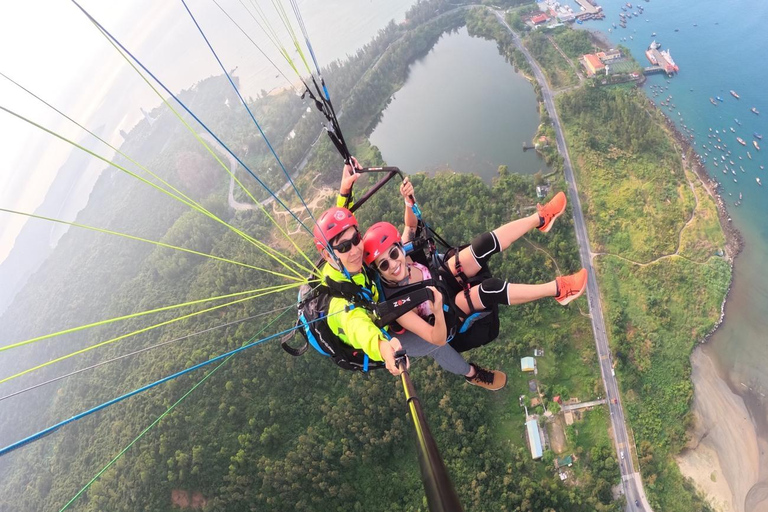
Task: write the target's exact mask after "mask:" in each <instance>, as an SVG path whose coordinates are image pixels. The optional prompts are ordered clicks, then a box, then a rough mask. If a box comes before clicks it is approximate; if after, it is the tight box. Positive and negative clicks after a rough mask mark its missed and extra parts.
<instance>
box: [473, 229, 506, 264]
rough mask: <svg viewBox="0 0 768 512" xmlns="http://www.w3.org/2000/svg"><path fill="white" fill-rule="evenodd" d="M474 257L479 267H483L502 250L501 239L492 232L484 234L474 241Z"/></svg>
mask: <svg viewBox="0 0 768 512" xmlns="http://www.w3.org/2000/svg"><path fill="white" fill-rule="evenodd" d="M471 248H472V256H474V257H475V261H477V263H478V264H479V265H483V264H484V263H485V262H486V261H487V260H488V258H490V257H491V256H493V255H494V254H496V253H497V252H499V251H500V250H501V244H499V239H498V238H496V235H494V234H493V233H491V232H487V233H483V234H482V235H480V236H478V237H475V239H474V240H472V245H471Z"/></svg>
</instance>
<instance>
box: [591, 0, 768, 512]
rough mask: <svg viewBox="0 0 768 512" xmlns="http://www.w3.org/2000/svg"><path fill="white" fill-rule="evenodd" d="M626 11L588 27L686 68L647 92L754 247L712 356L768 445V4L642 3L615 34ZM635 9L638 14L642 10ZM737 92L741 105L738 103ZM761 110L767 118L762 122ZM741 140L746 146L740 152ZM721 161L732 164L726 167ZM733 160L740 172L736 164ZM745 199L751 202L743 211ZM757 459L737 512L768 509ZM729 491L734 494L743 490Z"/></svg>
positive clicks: (764, 468) (740, 263)
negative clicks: (686, 138)
mask: <svg viewBox="0 0 768 512" xmlns="http://www.w3.org/2000/svg"><path fill="white" fill-rule="evenodd" d="M621 5H623V3H617V2H610V3H609V2H605V4H604V5H603V7H604V10H605V13H606V19H605V20H603V21H599V22H589V23H585V24H584V25H583V27H584V28H588V29H598V30H600V31H602V32H604V33H605V34H607V35H608V36H609V38H610V39H611V40H612V41H613V43H614V44H621V45H624V46H626V47H628V48H629V49H630V50H631V52H632V54H633V55H634V56H635V58H636V59H637V60H638V61H640V62H641V64H642V65H644V66H645V65H649V64H648V61H647V60H646V58H645V50H646V48H647V47H648V45H649V44H650V42H651V41H653V40H656V41H657V42H660V43H661V44H662V48H664V49H669V50H670V51H671V54H672V57H673V58H674V59H675V62H676V63H677V65H678V66H679V67H680V72H679V74H678V75H676V76H675V77H673V78H672V79H669V80H668V79H667V78H666V77H665V76H663V75H661V76H659V75H657V76H653V77H649V80H648V82H647V83H646V85H645V91H646V92H647V93H648V94H649V97H650V98H651V99H653V100H654V101H655V102H656V104H657V105H659V103H660V102H661V101H665V100H667V98H668V96H670V95H671V96H672V98H671V103H674V105H675V106H674V107H673V108H671V109H670V108H666V109H665V108H664V106H661V105H659V106H660V108H662V109H663V110H662V111H663V112H664V113H665V114H666V115H667V116H669V118H671V119H672V120H673V121H674V122H675V124H676V125H677V126H678V128H680V129H681V130H682V131H683V132H684V133H685V132H686V131H687V132H689V133H691V134H692V135H693V139H692V140H693V142H694V143H695V145H696V149H697V151H698V152H699V154H700V155H701V156H702V157H703V158H705V159H706V160H707V163H706V166H707V168H708V171H709V173H710V175H711V176H712V177H713V178H714V179H716V180H719V181H720V182H721V183H722V190H721V195H722V197H723V199H724V200H725V202H726V203H727V205H728V208H729V212H730V214H731V217H732V219H733V220H732V222H733V224H734V225H735V227H736V228H738V229H739V230H740V232H741V233H742V236H743V239H744V242H745V247H744V251H743V252H742V254H741V255H740V256H739V257H738V259H737V261H736V265H735V269H734V281H733V287H732V289H731V292H730V295H729V298H728V301H727V304H726V308H725V315H726V317H725V318H726V320H725V323H724V325H723V326H722V327H721V328H720V329H719V330H718V331H717V332H716V333H715V335H714V336H713V337H712V339H711V340H710V342H709V343H708V344H707V345H706V346H705V347H703V350H704V352H705V353H706V355H707V356H709V357H711V358H712V359H713V361H714V362H715V366H716V367H717V368H718V369H719V374H720V376H721V377H722V378H723V379H724V380H725V382H726V383H727V384H728V386H729V387H730V390H731V391H732V392H733V393H734V394H736V395H739V396H740V398H741V399H743V400H744V403H745V404H746V406H747V410H748V411H749V415H750V418H751V420H752V421H753V422H754V424H755V427H756V432H757V435H758V438H759V439H758V441H759V444H760V445H763V446H765V444H766V442H768V402H767V401H766V395H768V371H767V369H768V343H766V341H768V340H767V339H766V332H768V273H766V272H765V268H764V261H765V259H766V255H768V227H766V219H767V218H768V183H766V182H768V173H766V171H765V170H764V169H761V166H763V167H765V166H768V158H767V157H766V151H768V148H762V149H761V150H760V151H758V150H757V149H756V148H755V147H754V146H753V145H752V140H753V139H754V137H753V133H754V132H757V133H760V134H767V133H768V119H766V116H767V115H768V97H767V96H766V94H765V84H766V83H768V68H767V67H766V66H765V65H764V57H762V55H761V52H762V50H763V49H764V48H766V46H767V44H768V33H766V31H765V29H764V27H765V23H766V22H767V21H768V5H766V4H765V3H763V2H746V1H742V0H737V1H733V2H719V1H716V0H702V1H700V2H696V3H690V2H685V1H684V0H666V1H664V2H659V1H650V2H639V5H641V6H642V7H643V8H644V13H642V14H640V15H639V16H636V17H634V16H633V17H632V18H631V19H630V20H629V22H628V23H627V28H626V29H622V28H620V27H619V28H617V29H613V28H612V23H616V24H617V25H618V21H619V12H621V11H620V6H621ZM636 7H637V5H636V6H635V8H634V9H629V10H630V11H636V10H637V9H636ZM646 20H647V21H646ZM609 28H611V29H612V33H610V34H608V29H609ZM654 33H655V34H656V35H655V36H654V35H653V34H654ZM651 85H654V86H656V89H658V88H659V87H661V88H662V89H663V91H662V93H661V94H658V95H657V96H654V95H653V90H652V89H651V87H650V86H651ZM730 90H734V91H735V92H736V93H737V94H738V95H739V96H740V99H736V98H735V97H733V96H732V95H731V94H730V93H729V91H730ZM717 96H720V97H721V98H722V100H723V101H718V100H715V101H716V103H717V106H715V105H712V104H711V103H710V101H709V98H710V97H712V98H715V97H717ZM752 107H755V108H756V109H757V110H758V111H759V112H761V114H760V115H755V114H753V113H752V112H751V111H750V109H751V108H752ZM736 120H738V122H737V121H736ZM731 128H733V129H734V130H735V133H734V132H732V131H731ZM710 129H711V131H710ZM715 131H717V132H719V133H717V134H715V137H719V138H720V139H721V142H719V143H717V144H718V145H720V146H721V147H722V145H723V144H725V145H726V146H727V147H726V148H725V149H724V151H723V152H720V151H718V150H714V151H713V150H712V149H711V148H712V145H713V143H715V142H713V141H714V140H716V138H713V137H708V135H710V134H714V132H715ZM737 136H738V137H741V138H742V139H743V140H744V141H745V142H746V144H747V146H742V145H740V144H739V143H738V141H737V140H736V137H737ZM766 140H768V139H766ZM758 142H759V143H760V141H758ZM766 144H767V145H768V142H766ZM702 145H704V146H702ZM728 151H730V154H728ZM747 151H749V153H750V156H751V157H752V158H751V159H750V158H749V156H748V155H747ZM705 152H706V153H709V155H706V154H705ZM722 156H725V157H726V159H725V161H724V160H722V158H721V157H722ZM715 158H717V159H718V160H719V162H720V163H719V165H718V166H715V165H714V164H713V161H714V160H715ZM731 160H732V161H733V162H734V164H733V165H731V164H730V163H729V162H730V161H731ZM724 163H727V164H728V166H729V168H735V172H736V175H733V174H732V173H730V172H729V171H726V173H723V169H724ZM742 168H743V171H742ZM757 178H759V179H760V180H761V181H762V182H763V186H762V187H761V186H760V185H758V184H757V181H756V179H757ZM739 194H741V195H742V197H743V199H742V201H741V205H740V206H738V207H737V206H735V202H736V201H737V200H738V197H739ZM716 373H717V372H716ZM708 378H712V379H716V378H718V375H717V374H711V375H709V377H708ZM694 386H695V388H696V392H697V401H698V400H704V401H706V400H707V397H706V396H701V395H700V394H699V389H698V387H697V386H696V381H695V380H694ZM697 412H700V411H697ZM704 418H705V419H706V416H704ZM709 421H713V418H709ZM717 421H726V422H727V421H728V418H727V417H723V418H717ZM710 426H711V425H706V424H705V425H702V428H703V429H705V430H706V429H708V428H709V427H710ZM752 455H753V454H748V456H752ZM754 456H755V457H758V458H759V470H758V474H757V475H754V476H753V479H754V480H753V482H751V483H752V487H751V490H747V492H746V493H739V495H735V496H734V500H733V507H734V509H735V510H746V511H758V510H768V508H766V507H767V506H768V501H766V499H765V494H766V493H765V492H764V491H765V487H766V483H767V482H768V453H766V452H765V451H764V450H762V451H760V452H759V453H756V454H754ZM719 457H720V460H721V462H722V461H724V460H727V459H729V458H730V459H732V458H733V456H732V454H728V453H725V452H723V453H720V454H719ZM729 483H730V484H731V487H732V489H733V487H734V482H729ZM747 488H748V489H750V488H749V487H747Z"/></svg>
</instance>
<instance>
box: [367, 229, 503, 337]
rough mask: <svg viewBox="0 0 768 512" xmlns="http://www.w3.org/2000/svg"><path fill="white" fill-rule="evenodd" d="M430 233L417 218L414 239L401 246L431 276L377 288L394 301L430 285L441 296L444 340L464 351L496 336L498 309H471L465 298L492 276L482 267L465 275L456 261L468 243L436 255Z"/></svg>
mask: <svg viewBox="0 0 768 512" xmlns="http://www.w3.org/2000/svg"><path fill="white" fill-rule="evenodd" d="M434 236H435V235H434V233H432V232H431V230H430V228H429V227H428V226H426V225H425V224H423V222H421V221H420V222H419V227H418V229H417V232H416V236H415V238H414V240H413V241H411V242H410V243H408V244H405V246H404V247H403V248H404V250H405V253H406V254H407V255H408V256H410V257H411V259H412V260H414V261H416V262H418V263H421V264H422V265H424V266H426V267H428V268H429V271H430V274H431V275H432V277H431V278H430V279H425V280H423V281H420V282H418V283H414V284H412V285H406V286H398V287H391V286H388V285H387V284H386V283H384V282H382V283H381V286H380V289H382V290H383V291H384V296H385V297H386V298H387V299H388V300H394V299H397V298H399V297H402V296H403V295H406V294H409V293H412V292H413V291H414V290H417V289H420V288H424V287H427V286H434V287H435V288H437V290H439V291H440V293H441V294H442V295H443V315H444V316H445V325H446V326H447V327H448V332H447V342H448V343H450V344H451V346H452V347H453V348H454V349H455V350H456V351H457V352H465V351H467V350H470V349H473V348H477V347H481V346H483V345H486V344H488V343H490V342H491V341H493V340H495V339H496V337H497V336H498V335H499V308H498V306H497V305H493V306H492V307H490V308H486V309H482V310H477V309H475V308H474V307H473V305H472V301H471V300H469V290H470V289H471V288H472V287H473V286H475V285H476V284H479V283H481V282H482V281H483V280H485V279H487V278H489V277H492V275H491V272H490V270H488V268H487V267H485V266H483V267H482V269H481V270H480V272H478V274H477V275H475V276H473V277H471V278H470V277H467V276H466V274H465V273H464V272H463V269H462V266H461V262H460V261H459V252H460V251H461V250H462V249H464V248H465V247H468V246H467V245H463V246H460V247H453V248H449V249H448V250H447V252H446V253H445V254H440V253H439V252H438V251H437V247H436V245H435V242H434V238H433V237H434ZM441 243H442V242H441ZM451 259H453V260H454V265H455V268H456V271H457V277H454V275H453V274H452V272H451V270H450V268H449V266H448V262H449V261H450V260H451ZM458 293H463V294H464V296H465V297H466V299H467V304H469V307H470V314H469V315H467V316H466V317H464V315H463V313H462V312H461V310H460V309H459V307H458V306H456V303H455V301H454V297H456V296H457V294H458ZM426 320H427V321H428V322H429V323H433V322H434V319H433V318H432V317H430V318H429V319H426ZM392 329H393V330H394V331H395V332H397V331H398V330H400V329H401V328H400V326H399V325H398V324H397V323H395V324H393V325H392Z"/></svg>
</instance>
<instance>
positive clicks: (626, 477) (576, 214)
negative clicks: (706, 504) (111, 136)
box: [494, 11, 651, 512]
mask: <svg viewBox="0 0 768 512" xmlns="http://www.w3.org/2000/svg"><path fill="white" fill-rule="evenodd" d="M494 12H495V14H496V17H497V18H498V19H499V21H500V22H501V23H502V24H503V25H504V26H505V27H506V28H507V30H509V32H510V33H511V34H512V39H513V41H514V43H515V46H517V48H518V49H519V50H520V51H521V52H522V53H523V55H525V58H526V59H527V60H528V62H529V64H530V65H531V68H533V74H534V76H535V78H536V80H537V81H538V82H539V85H540V86H541V94H542V97H543V98H544V104H545V105H546V107H547V110H548V111H549V116H550V118H551V119H552V124H553V125H554V128H555V134H556V137H557V148H558V150H559V151H560V154H561V155H563V159H564V163H563V167H564V170H565V179H566V181H567V182H568V197H569V198H570V201H571V204H572V205H573V222H574V226H575V228H576V239H577V240H578V242H579V255H580V257H581V264H582V265H583V266H584V268H586V269H587V270H588V271H589V276H590V279H589V285H588V286H587V298H588V300H589V311H590V313H591V316H592V329H593V331H594V333H595V344H596V346H597V356H598V358H599V361H600V373H601V374H602V377H603V383H604V384H605V392H606V395H605V396H606V398H607V399H608V407H609V409H610V412H611V416H610V417H611V426H612V427H613V433H614V436H613V439H614V443H615V446H616V452H617V454H618V456H617V460H618V462H619V469H620V470H621V481H622V486H623V488H624V495H625V496H626V497H627V510H629V511H633V512H634V511H640V510H644V511H649V510H651V507H650V505H649V504H648V499H647V498H646V496H645V490H644V489H643V483H642V479H641V478H640V474H639V473H637V472H635V468H634V465H633V462H632V456H631V452H630V450H629V446H630V445H629V435H628V434H627V425H626V421H625V419H624V410H623V408H622V406H621V397H620V396H619V386H618V384H617V383H616V378H615V376H614V374H613V370H612V364H611V363H612V359H611V352H610V349H609V348H608V338H607V336H606V333H605V320H604V319H603V309H602V305H601V303H600V292H599V290H598V288H597V279H596V278H595V270H594V268H592V259H591V257H590V255H591V251H590V247H589V238H588V237H587V228H586V224H585V223H584V214H583V212H582V210H581V201H580V200H579V193H578V189H577V188H576V180H575V178H574V176H573V167H572V166H571V159H570V156H569V155H568V148H567V146H566V145H565V137H564V136H563V129H562V126H561V125H560V118H559V117H558V116H557V111H556V110H555V102H554V99H553V95H552V91H551V90H550V88H549V84H547V80H546V79H545V77H544V73H542V71H541V68H540V67H539V65H538V63H537V62H536V61H535V60H534V59H533V57H531V54H530V53H528V50H527V49H526V48H525V46H523V44H522V42H521V41H520V38H519V37H518V35H517V34H516V33H515V32H514V31H513V30H512V28H511V27H510V26H509V25H507V22H506V21H505V20H504V15H503V14H502V13H501V12H499V11H494ZM636 500H637V501H638V502H639V503H640V506H636V505H635V501H636Z"/></svg>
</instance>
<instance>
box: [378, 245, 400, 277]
mask: <svg viewBox="0 0 768 512" xmlns="http://www.w3.org/2000/svg"><path fill="white" fill-rule="evenodd" d="M400 250H401V249H400V244H396V245H393V246H392V248H391V249H390V250H389V254H388V255H387V257H388V258H389V259H387V258H385V259H383V260H381V261H380V262H379V264H378V265H376V268H378V269H379V271H380V272H386V271H387V270H389V261H390V260H392V261H397V259H398V258H399V257H400Z"/></svg>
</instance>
